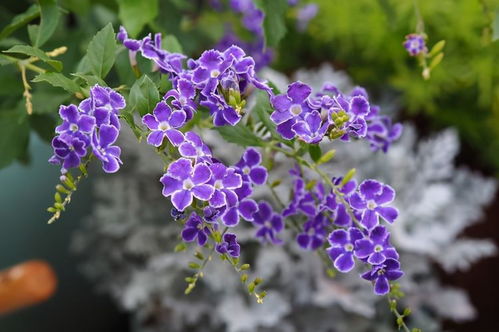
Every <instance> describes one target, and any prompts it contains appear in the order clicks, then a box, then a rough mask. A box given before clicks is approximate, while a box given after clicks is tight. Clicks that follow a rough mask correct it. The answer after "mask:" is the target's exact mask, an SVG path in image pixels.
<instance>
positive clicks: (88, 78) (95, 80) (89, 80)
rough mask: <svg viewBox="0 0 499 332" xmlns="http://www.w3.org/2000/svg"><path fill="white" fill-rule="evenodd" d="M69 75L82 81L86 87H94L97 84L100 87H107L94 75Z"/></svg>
mask: <svg viewBox="0 0 499 332" xmlns="http://www.w3.org/2000/svg"><path fill="white" fill-rule="evenodd" d="M71 75H73V76H75V77H78V78H81V79H82V80H84V81H85V82H86V83H87V85H88V86H94V85H95V84H99V85H100V86H107V84H106V82H104V80H102V79H101V78H100V77H97V76H95V75H86V74H82V73H72V74H71Z"/></svg>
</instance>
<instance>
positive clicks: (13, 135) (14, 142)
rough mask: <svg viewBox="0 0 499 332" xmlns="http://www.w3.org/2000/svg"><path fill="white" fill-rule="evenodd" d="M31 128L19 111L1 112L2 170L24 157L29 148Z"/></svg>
mask: <svg viewBox="0 0 499 332" xmlns="http://www.w3.org/2000/svg"><path fill="white" fill-rule="evenodd" d="M28 140H29V126H28V122H27V121H26V117H20V116H19V113H18V112H17V111H2V112H0V151H2V153H0V168H3V167H6V166H7V165H9V164H10V163H11V162H13V161H14V160H15V159H17V158H18V157H20V156H22V155H23V154H24V153H25V151H26V149H27V146H28Z"/></svg>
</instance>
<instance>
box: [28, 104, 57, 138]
mask: <svg viewBox="0 0 499 332" xmlns="http://www.w3.org/2000/svg"><path fill="white" fill-rule="evenodd" d="M34 105H35V107H36V104H34ZM57 110H58V107H57V108H55V111H56V112H57ZM29 125H30V127H31V129H33V130H35V131H36V133H37V134H38V136H40V138H41V139H42V140H44V141H45V142H50V141H51V140H52V138H53V137H54V128H55V125H56V121H55V118H54V117H53V116H50V115H48V114H34V113H33V114H32V115H30V116H29Z"/></svg>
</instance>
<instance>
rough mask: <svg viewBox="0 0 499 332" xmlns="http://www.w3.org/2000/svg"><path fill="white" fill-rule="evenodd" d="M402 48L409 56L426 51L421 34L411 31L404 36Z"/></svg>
mask: <svg viewBox="0 0 499 332" xmlns="http://www.w3.org/2000/svg"><path fill="white" fill-rule="evenodd" d="M404 48H405V49H406V50H407V52H409V54H410V55H411V56H416V55H419V54H424V53H427V52H428V48H427V47H426V42H425V37H424V36H423V35H421V34H417V33H411V34H409V35H407V36H405V41H404Z"/></svg>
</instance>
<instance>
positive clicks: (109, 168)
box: [91, 124, 122, 173]
mask: <svg viewBox="0 0 499 332" xmlns="http://www.w3.org/2000/svg"><path fill="white" fill-rule="evenodd" d="M118 135H119V131H118V129H116V127H115V126H112V125H107V124H103V125H102V126H100V129H99V133H97V131H94V132H93V134H92V141H91V143H92V150H93V152H94V155H95V156H96V157H97V158H99V159H100V161H102V169H103V170H104V172H106V173H114V172H117V171H118V170H119V169H120V164H122V161H121V159H120V154H121V149H120V147H119V146H116V145H112V144H113V143H115V142H116V140H117V139H118Z"/></svg>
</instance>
